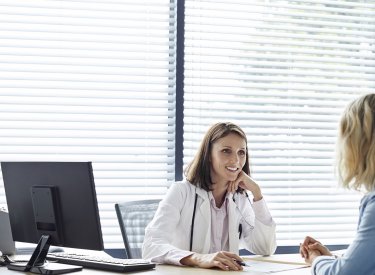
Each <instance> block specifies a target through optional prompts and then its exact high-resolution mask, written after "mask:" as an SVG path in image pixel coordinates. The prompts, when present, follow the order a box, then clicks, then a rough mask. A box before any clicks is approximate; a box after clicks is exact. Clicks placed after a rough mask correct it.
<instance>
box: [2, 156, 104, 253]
mask: <svg viewBox="0 0 375 275" xmlns="http://www.w3.org/2000/svg"><path fill="white" fill-rule="evenodd" d="M1 169H2V173H3V181H4V188H5V195H6V200H7V204H8V212H9V219H10V223H11V228H12V235H13V239H14V241H17V242H26V243H38V242H39V240H40V238H41V236H42V235H50V236H51V245H54V246H62V247H71V248H79V249H90V250H103V249H104V244H103V237H102V231H101V224H100V218H99V209H98V203H97V197H96V190H95V183H94V176H93V170H92V164H91V162H29V161H27V162H1ZM32 186H50V187H52V189H56V190H57V194H56V195H57V197H56V198H55V199H56V201H57V210H56V212H57V213H56V219H57V220H58V225H57V226H58V228H59V230H60V231H61V232H60V233H59V234H60V235H61V234H62V235H61V236H60V237H58V238H57V237H55V236H54V235H53V234H48V231H47V233H46V232H45V231H44V232H41V231H40V230H39V231H38V230H37V229H36V226H35V218H34V210H33V204H32V199H31V195H30V193H31V191H30V190H31V188H32Z"/></svg>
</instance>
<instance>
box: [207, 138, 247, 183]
mask: <svg viewBox="0 0 375 275" xmlns="http://www.w3.org/2000/svg"><path fill="white" fill-rule="evenodd" d="M246 158H247V156H246V141H245V140H244V139H243V138H242V137H240V136H239V135H237V134H235V133H231V134H229V135H227V136H225V137H223V138H220V139H218V140H217V141H216V142H215V143H214V144H213V145H212V149H211V158H210V162H211V171H210V172H211V180H212V183H213V184H218V183H223V184H227V183H228V181H234V180H236V179H237V177H238V174H239V173H240V172H241V171H242V167H243V166H244V165H245V163H246Z"/></svg>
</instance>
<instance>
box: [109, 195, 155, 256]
mask: <svg viewBox="0 0 375 275" xmlns="http://www.w3.org/2000/svg"><path fill="white" fill-rule="evenodd" d="M159 202H160V200H140V201H128V202H122V203H116V204H115V209H116V214H117V219H118V222H119V224H120V229H121V234H122V239H123V240H124V244H125V252H126V257H127V258H128V259H140V258H142V244H143V239H144V236H145V228H146V226H147V225H148V224H149V222H150V221H151V220H152V218H153V217H154V214H155V212H156V209H157V208H158V205H159Z"/></svg>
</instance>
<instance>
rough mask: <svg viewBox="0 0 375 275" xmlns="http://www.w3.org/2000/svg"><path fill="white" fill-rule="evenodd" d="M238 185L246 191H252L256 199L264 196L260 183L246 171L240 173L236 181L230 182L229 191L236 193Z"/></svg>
mask: <svg viewBox="0 0 375 275" xmlns="http://www.w3.org/2000/svg"><path fill="white" fill-rule="evenodd" d="M238 187H241V188H242V189H244V190H245V191H246V190H247V191H250V192H251V193H252V194H253V198H254V201H259V200H261V199H262V198H263V195H262V191H261V190H260V187H259V185H258V184H257V183H256V182H255V181H254V180H253V179H252V178H251V177H250V176H249V175H247V174H246V173H245V172H244V171H241V172H240V173H239V174H238V177H237V179H236V180H235V181H231V182H230V183H229V184H228V188H227V191H228V192H231V193H234V192H235V191H236V190H237V188H238Z"/></svg>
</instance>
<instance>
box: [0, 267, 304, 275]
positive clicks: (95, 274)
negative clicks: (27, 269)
mask: <svg viewBox="0 0 375 275" xmlns="http://www.w3.org/2000/svg"><path fill="white" fill-rule="evenodd" d="M0 273H1V275H18V274H25V273H24V272H19V271H13V270H8V269H7V268H6V267H0ZM239 273H241V274H249V275H263V274H265V273H261V272H252V271H242V272H241V271H221V270H215V269H203V268H194V267H179V266H171V265H158V266H156V268H155V269H153V270H147V271H139V272H132V273H131V274H134V275H136V274H141V275H228V274H231V275H235V274H239ZM27 274H33V273H27ZM68 274H75V275H99V274H125V273H117V272H108V271H103V270H93V269H83V270H82V271H78V272H74V273H68ZM126 274H130V273H126ZM273 274H275V275H310V268H300V269H294V270H288V271H283V272H277V273H273Z"/></svg>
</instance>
